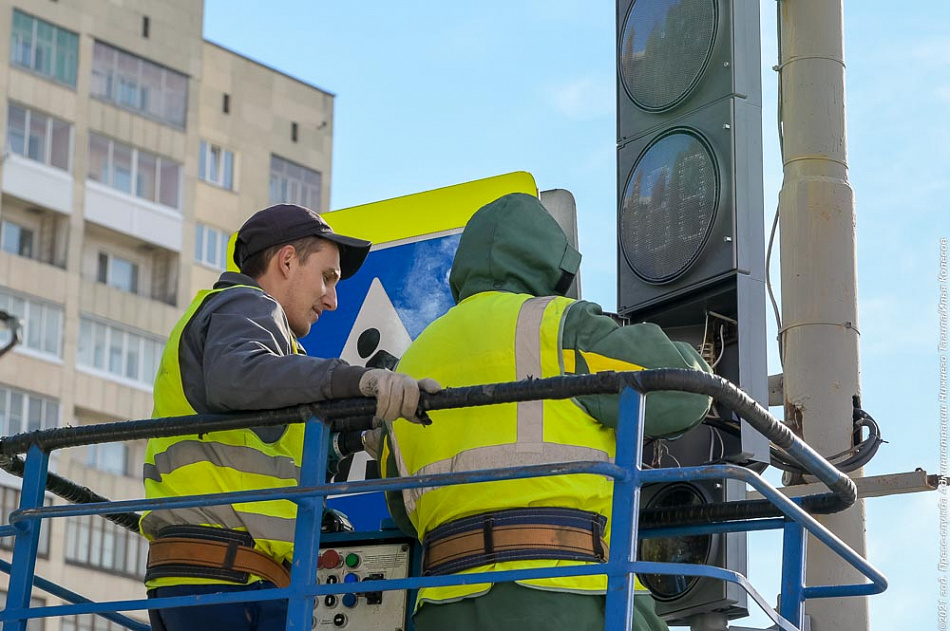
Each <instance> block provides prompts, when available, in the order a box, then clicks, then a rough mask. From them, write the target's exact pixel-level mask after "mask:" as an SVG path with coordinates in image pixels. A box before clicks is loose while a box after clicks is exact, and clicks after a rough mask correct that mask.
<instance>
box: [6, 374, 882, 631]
mask: <svg viewBox="0 0 950 631" xmlns="http://www.w3.org/2000/svg"><path fill="white" fill-rule="evenodd" d="M644 374H645V373H644ZM560 379H562V380H563V379H564V378H560ZM575 379H577V378H575ZM541 381H549V380H541ZM536 383H537V382H536ZM641 389H642V388H641ZM615 391H616V390H615ZM568 396H570V395H568ZM525 398H527V397H525ZM533 398H540V397H533ZM559 398H563V396H559ZM642 402H643V395H641V394H639V393H638V392H637V391H636V390H634V389H633V388H630V387H626V388H624V390H623V391H622V393H621V400H620V403H621V405H620V409H621V414H620V421H619V424H618V429H617V453H616V458H615V461H614V463H612V464H611V463H603V462H575V463H565V464H555V465H541V466H531V467H514V468H507V469H498V470H491V471H473V472H466V473H454V474H441V475H430V476H417V477H407V478H396V479H382V480H367V481H360V482H345V483H337V484H324V483H323V479H324V477H325V471H326V462H327V454H328V446H329V437H330V426H329V425H328V423H325V422H321V421H320V420H319V419H317V418H316V417H314V418H310V420H309V421H307V427H306V430H305V439H304V455H303V462H302V466H301V479H300V484H299V486H297V487H293V488H289V489H288V488H280V489H267V490H258V491H241V492H235V493H222V494H215V495H204V496H194V497H177V498H163V499H150V500H144V499H143V500H128V501H116V502H97V503H89V504H75V505H66V506H52V507H44V506H43V499H44V492H45V489H46V484H47V475H48V471H47V469H48V464H49V453H48V450H49V449H51V448H50V447H49V446H48V445H47V446H45V449H46V450H44V448H41V447H40V446H39V444H42V441H39V440H36V441H35V442H34V444H32V445H31V446H30V447H29V448H28V450H27V452H26V453H27V457H26V462H25V467H24V470H23V488H22V493H21V497H20V507H19V509H18V510H16V511H14V512H13V513H12V514H11V515H10V524H9V525H3V526H0V537H9V536H12V537H14V547H13V562H12V563H6V562H0V571H4V572H8V573H9V574H10V581H9V589H8V595H7V605H6V608H5V609H4V610H3V611H2V612H0V622H3V624H4V627H3V628H4V629H5V630H16V631H26V623H27V621H28V620H30V619H34V618H44V617H51V616H68V615H76V614H97V615H101V616H104V617H106V618H108V619H110V620H112V621H114V622H117V623H119V624H121V625H124V626H125V627H127V628H129V629H134V630H139V631H146V630H147V629H149V627H148V625H145V624H143V623H141V622H138V621H135V620H133V619H131V618H129V617H127V616H125V615H123V614H121V613H118V612H122V611H133V610H143V609H158V608H164V607H182V606H193V605H197V604H203V605H208V604H217V603H229V602H238V601H241V602H250V601H261V600H271V599H287V600H288V603H289V607H288V617H287V629H309V628H310V626H311V622H312V612H313V604H314V598H315V597H317V596H322V595H325V594H343V593H347V592H367V591H388V590H403V589H419V588H424V587H436V586H446V585H459V584H471V583H486V582H504V581H514V580H523V579H536V578H550V577H555V576H560V577H564V576H580V575H591V574H606V575H607V577H608V587H607V596H606V611H605V613H606V629H607V630H608V631H613V630H621V629H623V630H625V629H630V628H632V622H633V594H634V587H633V585H634V574H636V573H646V574H669V575H678V576H697V577H708V578H711V579H718V580H723V581H729V582H731V583H735V584H737V585H739V586H740V587H741V588H742V589H743V590H745V591H746V592H747V593H748V594H749V596H750V598H752V600H753V601H754V602H756V603H757V604H758V605H759V607H761V608H762V610H763V611H764V612H765V613H766V615H768V616H769V618H770V619H771V620H772V621H773V622H774V623H775V624H776V625H777V626H778V627H779V628H781V629H784V630H785V631H797V630H799V629H800V628H801V626H802V623H803V615H804V614H803V603H804V602H805V600H807V599H809V598H832V597H845V596H862V595H870V594H876V593H880V592H882V591H884V589H886V587H887V581H886V579H885V578H884V576H883V575H882V574H881V573H880V572H878V571H877V570H876V569H875V568H874V567H872V566H871V565H870V564H869V563H868V562H867V561H866V560H865V559H863V558H862V557H861V556H860V555H858V554H857V553H856V552H855V551H854V550H852V549H851V548H849V547H848V546H847V545H846V544H845V543H843V542H842V541H841V540H840V539H838V538H837V537H836V536H835V535H833V534H832V533H831V532H829V531H828V530H827V529H825V528H824V527H823V526H821V525H820V524H819V523H818V522H817V521H816V520H815V519H814V518H813V517H811V515H809V514H808V513H807V512H805V511H804V510H803V509H802V508H801V507H800V506H799V505H798V504H797V503H796V502H795V501H793V500H790V499H788V498H787V497H785V496H784V495H782V494H781V493H779V492H778V491H777V490H776V489H775V488H774V487H772V486H771V485H770V484H769V483H768V482H766V481H765V480H764V479H762V478H761V477H760V476H758V475H757V474H755V473H753V472H752V471H749V470H747V469H744V468H742V467H739V466H734V465H711V466H703V467H686V468H677V469H650V470H645V469H642V468H641V467H640V464H639V463H640V462H641V460H642V444H643V405H642ZM765 414H766V415H767V413H765ZM283 420H284V422H288V421H293V419H291V418H285V419H283ZM296 420H297V421H298V422H299V418H297V419H296ZM147 422H148V421H133V422H128V423H125V424H119V425H123V426H128V427H133V426H134V425H135V423H147ZM774 422H775V423H777V421H774ZM251 425H254V423H253V422H250V423H248V425H247V426H251ZM760 428H762V429H763V430H764V429H768V430H769V431H764V433H766V435H770V432H771V430H773V429H775V428H772V427H768V428H765V427H764V426H761V427H760ZM77 429H78V428H77ZM85 429H87V430H88V429H89V428H85ZM194 429H195V425H191V427H190V431H187V432H186V431H184V430H179V431H177V433H178V434H185V433H189V434H190V433H194ZM58 431H59V432H65V431H67V430H58ZM113 433H119V432H113ZM87 434H88V432H87ZM165 435H168V432H167V431H166V432H165ZM770 437H772V436H771V435H770ZM13 438H22V437H13ZM772 438H773V440H776V439H775V438H774V437H772ZM7 440H8V439H6V438H5V439H3V441H0V446H2V445H3V442H6V441H7ZM103 441H104V439H102V438H101V437H100V438H98V439H96V440H93V441H91V442H103ZM13 442H15V441H13ZM776 442H787V443H788V444H789V445H791V448H788V452H789V453H794V454H795V455H796V457H797V458H798V460H799V462H800V463H801V464H803V465H804V466H805V468H806V469H807V470H809V471H812V472H816V471H817V472H818V473H819V479H823V480H826V483H827V480H829V479H831V477H833V476H834V475H835V474H837V472H836V471H835V470H834V468H833V467H832V466H831V465H830V464H829V463H827V461H825V460H823V459H822V458H821V457H820V456H818V455H817V454H815V453H814V452H813V451H811V450H810V449H809V448H808V447H807V445H804V444H803V443H801V442H800V441H799V440H798V439H797V438H794V437H788V436H785V435H784V434H782V440H781V441H776ZM37 443H38V444H37ZM73 444H75V442H74V443H73ZM57 446H62V445H60V444H59V443H57ZM783 446H784V445H783ZM7 451H9V450H7ZM7 455H9V454H7ZM832 472H833V473H832ZM574 473H592V474H598V475H603V476H609V477H611V478H613V479H614V499H613V508H612V518H611V524H612V534H611V549H610V552H611V554H610V560H609V561H606V562H604V563H599V564H590V565H582V566H571V567H559V568H538V569H524V570H508V571H501V572H478V573H470V574H461V575H448V576H425V577H412V578H405V579H389V580H374V581H363V582H360V583H358V584H348V583H336V584H325V585H320V584H317V582H316V573H317V558H318V554H319V548H320V535H321V533H320V524H321V517H322V511H323V505H324V500H325V499H326V497H327V496H328V495H330V494H342V493H359V492H376V491H393V490H400V489H405V488H419V487H434V486H446V485H452V484H469V483H474V482H487V481H495V480H503V479H516V478H527V477H536V476H553V475H564V474H574ZM722 478H734V479H737V480H741V481H742V482H745V483H746V484H748V485H750V486H752V487H753V488H755V489H756V490H758V491H759V492H760V493H761V494H762V495H763V496H764V497H765V498H766V499H767V500H768V501H770V502H771V503H772V504H773V505H774V506H775V507H777V508H778V511H780V514H781V516H780V517H769V518H764V519H745V520H742V519H740V520H732V521H730V522H728V523H711V524H701V525H691V526H676V527H669V528H662V529H653V530H651V531H650V532H649V533H648V534H647V535H646V536H649V537H668V536H680V535H686V534H690V535H693V534H707V533H716V532H738V531H753V530H766V529H782V530H783V531H784V545H783V558H782V598H781V609H780V611H779V612H775V611H774V610H773V609H772V608H771V607H770V606H769V604H768V603H767V601H766V600H765V599H764V598H763V597H762V596H761V595H760V594H759V593H758V592H757V591H756V590H755V589H754V588H753V587H752V586H751V585H750V584H749V582H748V580H747V579H746V578H745V577H744V576H742V575H741V574H738V573H736V572H733V571H729V570H725V569H722V568H718V567H712V566H701V565H691V564H682V563H656V562H646V561H637V560H636V552H637V540H638V520H637V515H638V514H639V503H640V502H639V496H640V487H641V486H642V485H643V484H649V483H657V482H673V481H686V480H704V479H706V480H708V479H722ZM837 481H838V482H841V480H840V479H837ZM846 482H847V484H849V485H850V487H849V488H850V489H851V492H852V493H853V488H854V487H853V484H850V481H846ZM832 486H833V485H832ZM845 494H847V493H845ZM278 498H283V499H290V500H292V501H294V502H295V503H296V504H297V506H298V511H297V522H296V538H295V546H294V560H293V564H292V567H291V582H290V586H289V587H286V588H274V589H269V590H261V591H253V592H230V593H219V594H210V595H202V596H201V597H200V602H199V598H198V597H196V596H178V597H171V598H160V599H159V598H156V599H138V600H123V601H108V602H92V601H90V600H89V599H86V598H84V597H83V596H81V595H79V594H76V593H74V592H72V591H70V590H68V589H66V588H64V587H61V586H59V585H56V584H54V583H52V582H50V581H47V580H45V579H42V578H40V577H37V576H35V575H34V570H35V562H36V555H37V551H38V545H39V531H40V522H41V520H43V519H52V518H61V517H68V516H75V515H107V514H112V515H114V514H117V513H123V512H126V511H141V510H157V509H170V508H187V507H195V506H207V505H215V504H233V503H237V502H242V503H243V502H253V501H264V500H273V499H278ZM851 501H853V499H852V500H851ZM806 531H807V532H809V533H811V534H812V535H813V536H814V537H815V538H816V539H817V540H819V541H821V542H822V543H824V544H825V545H826V546H828V548H829V549H831V550H832V551H833V552H834V553H836V554H837V555H838V556H839V557H841V559H842V560H843V561H845V562H846V563H848V564H849V565H851V566H852V567H853V568H855V569H856V570H857V571H858V572H860V573H861V574H862V575H863V576H864V577H865V578H866V579H868V580H869V581H870V582H868V583H860V584H854V585H833V586H807V587H806V586H805V584H804V576H805V574H804V567H805V542H806V537H805V532H806ZM33 586H36V587H38V588H40V589H42V590H45V591H47V592H49V593H51V594H53V595H54V596H57V597H59V598H61V599H63V600H65V601H67V603H69V604H65V605H57V606H45V607H33V608H31V607H30V606H29V603H30V596H31V592H32V588H33Z"/></svg>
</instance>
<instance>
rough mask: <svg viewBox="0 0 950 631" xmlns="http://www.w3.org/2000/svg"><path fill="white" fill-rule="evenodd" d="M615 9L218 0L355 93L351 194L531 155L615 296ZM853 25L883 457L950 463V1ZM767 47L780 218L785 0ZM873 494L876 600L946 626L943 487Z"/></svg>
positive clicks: (252, 47) (870, 4) (340, 158)
mask: <svg viewBox="0 0 950 631" xmlns="http://www.w3.org/2000/svg"><path fill="white" fill-rule="evenodd" d="M739 1H751V0H739ZM614 12H615V9H614V4H613V3H612V2H603V1H599V2H595V1H591V0H506V1H498V0H481V1H479V2H436V1H434V0H430V1H429V2H420V1H417V0H403V1H402V2H398V3H394V2H386V3H384V2H359V3H353V2H307V1H303V0H298V1H289V0H277V1H275V2H271V3H261V2H252V1H250V0H207V1H206V12H205V13H206V15H205V35H206V37H207V38H208V39H210V40H212V41H215V42H217V43H220V44H222V45H224V46H227V47H229V48H232V49H234V50H236V51H239V52H241V53H242V54H245V55H247V56H249V57H251V58H254V59H257V60H259V61H261V62H264V63H266V64H268V65H271V66H273V67H275V68H278V69H280V70H282V71H284V72H287V73H289V74H291V75H294V76H296V77H299V78H301V79H303V80H305V81H308V82H310V83H313V84H315V85H318V86H320V87H322V88H324V89H327V90H329V91H331V92H334V93H335V94H336V95H337V97H336V111H335V117H336V125H335V129H334V156H333V175H332V184H331V186H332V189H331V190H332V193H331V195H332V198H331V208H344V207H347V206H351V205H355V204H360V203H365V202H371V201H376V200H380V199H385V198H389V197H394V196H398V195H404V194H409V193H414V192H418V191H423V190H428V189H432V188H437V187H441V186H447V185H451V184H455V183H459V182H465V181H469V180H472V179H477V178H481V177H487V176H491V175H496V174H500V173H506V172H509V171H516V170H526V171H529V172H531V173H533V174H534V176H535V178H536V180H537V182H538V185H539V186H540V187H541V188H542V189H545V188H566V189H569V190H571V191H572V192H573V193H574V195H575V197H576V199H577V206H578V214H579V226H580V237H581V251H582V252H583V253H584V254H585V258H584V263H583V266H582V280H583V288H584V294H585V298H587V299H589V300H594V301H596V302H599V303H601V304H603V305H604V307H605V308H607V309H613V308H614V307H615V305H616V290H615V287H616V261H615V256H616V251H615V245H614V244H615V236H614V235H615V221H616V219H615V207H616V183H615V180H616V168H615V160H616V149H615V140H616V138H615V125H616V123H615V118H614V117H615V96H614V92H615V78H614V77H615V66H614V64H615V62H614V55H615V51H614V41H615V40H614ZM845 31H846V32H845V38H846V40H845V41H846V44H845V46H846V61H847V107H848V148H849V162H850V180H851V183H852V186H853V188H854V190H855V199H856V206H857V230H858V234H857V256H858V273H859V290H858V295H859V303H860V320H859V326H860V330H861V362H862V364H861V368H862V387H863V396H864V406H865V408H866V409H867V410H868V411H869V412H870V413H871V414H873V415H874V417H875V418H876V419H877V420H878V421H879V423H880V424H881V426H882V430H883V433H884V437H885V438H886V439H887V440H888V444H887V445H885V446H883V447H882V448H881V450H880V452H879V454H878V456H877V458H875V460H874V461H873V462H872V463H871V464H870V465H869V467H868V469H867V473H868V474H883V473H888V472H904V471H912V470H914V469H915V468H916V467H923V468H924V469H926V470H927V471H929V472H931V473H936V472H937V470H938V455H939V454H938V438H939V436H938V427H937V379H938V375H937V360H938V353H937V348H936V345H937V331H938V319H937V296H938V294H937V292H938V282H937V278H936V277H937V269H938V262H937V255H938V238H939V237H941V236H942V237H950V202H948V199H950V117H948V112H950V3H947V2H946V0H914V1H913V2H891V1H885V0H860V2H858V1H852V2H848V3H846V7H845ZM762 45H763V53H762V66H763V90H764V100H763V121H764V124H763V132H764V133H763V136H764V140H765V148H764V154H765V158H766V160H765V167H764V178H765V208H766V213H767V217H766V221H765V223H766V225H769V224H770V223H771V213H772V212H773V211H774V207H775V201H776V199H777V195H778V190H779V187H780V185H781V176H782V171H781V165H780V161H779V155H778V141H777V137H776V131H775V108H776V103H775V92H776V78H775V73H774V72H773V71H772V70H771V66H772V65H773V64H775V63H776V52H775V49H776V42H775V2H774V1H771V0H769V1H764V2H762ZM777 274H778V261H777V260H774V261H773V275H774V276H776V277H777ZM770 326H771V328H770V333H769V335H770V338H769V339H770V340H773V339H774V331H775V327H774V324H771V325H770ZM772 346H774V344H773V345H772ZM771 355H772V357H771V358H770V366H771V371H772V372H777V371H778V363H777V361H776V360H775V349H774V348H772V349H771ZM773 478H774V476H773ZM867 512H868V548H869V554H870V557H871V560H872V561H873V562H874V563H875V564H876V565H877V566H878V567H880V568H881V569H882V570H883V571H884V572H885V573H886V574H887V575H888V577H889V578H890V581H891V587H890V589H889V590H888V592H887V593H886V594H884V595H882V596H877V597H874V598H872V599H871V613H872V624H871V628H872V629H873V630H875V631H883V630H885V629H893V628H910V629H926V628H935V627H936V616H937V605H936V603H937V578H938V571H937V567H936V560H935V559H936V557H937V545H938V533H937V526H938V515H937V494H936V493H930V494H917V495H911V496H901V497H892V498H882V499H872V500H869V501H868V506H867ZM752 544H753V545H752V558H751V560H750V575H751V576H750V578H751V579H752V581H753V583H754V584H755V585H757V586H758V587H759V588H760V589H761V590H762V592H763V594H764V595H766V597H767V598H769V599H770V600H771V599H773V598H774V595H775V593H776V592H777V590H778V585H777V577H778V574H777V571H776V570H775V566H777V565H778V563H779V560H780V556H779V548H778V547H777V546H778V544H779V542H778V539H777V538H771V539H770V538H767V537H766V536H764V535H756V536H755V537H753V538H752ZM744 624H748V625H750V626H751V625H753V624H759V625H761V626H764V619H763V618H762V617H761V616H757V617H754V618H751V619H749V620H748V621H746V622H745V623H744Z"/></svg>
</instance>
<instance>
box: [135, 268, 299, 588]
mask: <svg viewBox="0 0 950 631" xmlns="http://www.w3.org/2000/svg"><path fill="white" fill-rule="evenodd" d="M238 287H240V288H243V289H256V290H258V291H263V290H261V289H260V288H259V287H253V286H250V285H237V286H231V287H225V288H222V289H212V290H205V291H201V292H199V293H198V295H197V297H196V298H195V300H194V301H193V302H192V303H191V305H190V306H189V307H188V310H187V311H186V312H185V314H184V315H183V316H182V318H181V319H180V320H179V321H178V323H177V324H176V325H175V328H174V329H173V330H172V332H171V335H170V336H169V339H168V343H167V344H166V346H165V350H164V352H163V353H162V358H161V363H160V365H159V370H158V376H157V377H156V378H155V388H154V393H153V397H154V408H153V410H152V417H153V418H162V417H169V416H186V415H190V414H196V413H197V412H196V411H195V410H194V408H192V406H191V404H190V403H189V402H188V399H187V398H186V397H185V392H184V387H183V384H182V377H181V366H180V364H179V358H178V357H179V356H178V352H179V345H180V343H181V336H182V333H183V331H184V330H185V327H186V326H187V325H188V323H189V322H190V321H191V320H192V318H194V316H195V314H196V313H197V312H198V310H199V309H200V308H201V306H202V305H203V304H204V302H205V301H206V300H208V299H209V298H210V297H212V296H213V295H214V294H217V293H219V292H222V291H229V290H231V289H235V288H238ZM292 343H293V349H294V352H298V351H299V347H298V346H297V342H296V340H292ZM303 437H304V426H303V424H300V423H295V424H290V425H287V426H286V429H285V430H284V433H283V434H282V435H281V436H280V438H279V439H278V440H276V441H275V442H272V443H266V442H264V441H263V440H262V439H261V438H260V437H259V436H258V435H257V434H256V433H255V432H253V431H251V430H248V429H240V430H229V431H219V432H211V433H208V434H195V435H190V436H173V437H169V438H151V439H149V441H148V446H147V448H146V453H145V466H144V476H143V477H144V480H145V496H146V497H147V498H161V497H182V496H187V495H203V494H207V493H224V492H229V491H247V490H254V489H269V488H282V487H292V486H296V485H297V484H298V482H299V480H300V466H301V460H302V455H303ZM296 516H297V505H296V504H294V503H293V502H291V501H290V500H269V501H265V502H254V503H243V504H225V505H222V506H202V507H199V508H183V509H171V510H169V509H161V510H156V511H147V512H145V513H144V514H143V515H142V519H141V522H140V524H139V527H140V529H141V531H142V534H143V535H144V536H145V537H146V538H148V539H152V538H153V537H154V536H155V535H156V534H157V533H158V531H159V530H161V528H163V527H165V526H172V525H183V524H188V525H203V526H214V527H221V528H230V529H233V530H242V531H247V532H249V533H250V534H251V536H252V537H254V541H255V548H257V549H258V550H260V551H261V552H263V553H265V554H267V555H268V556H270V557H272V558H274V559H275V560H277V562H282V561H284V560H288V561H289V560H291V559H292V557H293V548H294V528H295V522H296ZM256 580H259V577H257V576H251V577H250V579H249V580H248V582H249V583H250V582H253V581H256ZM212 583H214V584H217V583H227V581H221V580H216V579H204V578H160V579H155V580H152V581H148V582H147V586H148V588H149V589H153V588H155V587H164V586H169V585H183V584H184V585H196V584H212Z"/></svg>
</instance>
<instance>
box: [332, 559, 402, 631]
mask: <svg viewBox="0 0 950 631" xmlns="http://www.w3.org/2000/svg"><path fill="white" fill-rule="evenodd" d="M410 560H411V550H410V546H409V544H408V543H379V544H366V545H355V544H351V543H340V544H339V545H332V544H331V545H328V546H327V547H325V548H321V549H320V557H319V559H318V560H317V581H318V582H319V583H320V584H321V585H324V584H327V583H340V582H342V583H359V582H361V581H371V580H385V579H391V578H406V577H407V576H408V575H409V567H410ZM406 607H407V602H406V592H405V591H388V592H356V593H351V594H327V595H324V596H318V597H317V598H316V599H315V600H314V608H313V628H314V629H319V630H320V631H328V630H331V629H350V630H352V631H403V630H404V629H405V627H406Z"/></svg>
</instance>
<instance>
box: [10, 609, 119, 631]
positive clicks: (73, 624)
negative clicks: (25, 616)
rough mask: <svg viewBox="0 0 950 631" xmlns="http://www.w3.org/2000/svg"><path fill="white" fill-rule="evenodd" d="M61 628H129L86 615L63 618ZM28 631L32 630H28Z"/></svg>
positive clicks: (107, 630)
mask: <svg viewBox="0 0 950 631" xmlns="http://www.w3.org/2000/svg"><path fill="white" fill-rule="evenodd" d="M59 628H60V629H61V631H125V629H127V628H128V627H125V626H123V625H121V624H119V623H118V622H112V621H111V620H106V619H105V618H103V617H102V616H97V615H95V614H91V613H84V614H80V615H78V616H63V617H62V622H61V623H60V627H59ZM27 631H32V630H31V629H29V628H28V629H27Z"/></svg>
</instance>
